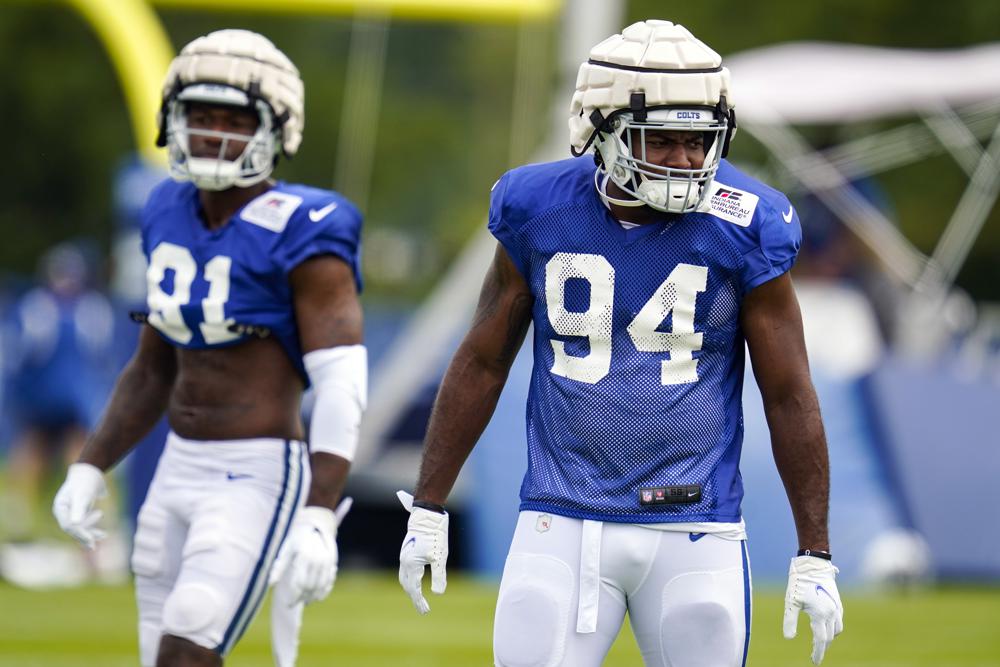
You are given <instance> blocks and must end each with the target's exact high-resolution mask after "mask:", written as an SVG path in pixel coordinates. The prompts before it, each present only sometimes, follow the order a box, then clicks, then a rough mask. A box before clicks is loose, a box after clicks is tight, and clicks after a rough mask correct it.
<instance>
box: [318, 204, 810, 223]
mask: <svg viewBox="0 0 1000 667" xmlns="http://www.w3.org/2000/svg"><path fill="white" fill-rule="evenodd" d="M792 210H793V209H792V205H791V204H789V205H788V213H782V214H781V217H782V218H783V219H784V221H785V222H786V223H790V222H791V221H792ZM309 215H312V212H310V213H309Z"/></svg>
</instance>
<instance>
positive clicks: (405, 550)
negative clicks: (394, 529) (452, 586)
mask: <svg viewBox="0 0 1000 667" xmlns="http://www.w3.org/2000/svg"><path fill="white" fill-rule="evenodd" d="M396 496H397V497H398V498H399V502H401V503H403V507H405V508H406V511H408V512H409V513H410V521H409V523H407V525H406V528H407V530H406V537H404V538H403V546H402V547H401V548H400V550H399V583H400V585H402V587H403V590H404V591H406V593H407V595H409V596H410V599H411V600H413V606H414V607H416V608H417V611H418V612H420V613H421V614H426V613H427V612H429V611H430V610H431V606H430V605H429V604H427V600H426V599H425V598H424V594H423V591H422V590H421V584H422V582H423V578H424V567H425V566H427V565H430V566H431V591H433V592H434V593H436V594H437V595H441V594H442V593H444V589H445V588H446V587H447V586H448V577H447V575H446V572H445V566H446V565H447V563H448V513H447V512H445V513H443V514H442V513H439V512H432V511H431V510H426V509H424V508H422V507H414V506H413V496H411V495H410V494H409V493H407V492H406V491H397V492H396Z"/></svg>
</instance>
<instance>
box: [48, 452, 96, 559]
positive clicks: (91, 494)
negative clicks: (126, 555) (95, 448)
mask: <svg viewBox="0 0 1000 667" xmlns="http://www.w3.org/2000/svg"><path fill="white" fill-rule="evenodd" d="M107 493H108V488H107V486H106V485H105V484H104V473H103V472H101V470H100V469H99V468H97V467H96V466H92V465H90V464H89V463H74V464H72V465H70V467H69V470H67V471H66V481H64V482H63V483H62V486H60V487H59V491H58V492H57V493H56V498H55V500H54V501H53V503H52V514H54V515H55V517H56V521H58V522H59V527H60V528H62V529H63V530H64V531H66V532H67V533H69V534H70V535H72V536H73V537H74V538H76V540H77V541H78V542H79V543H80V544H82V545H83V546H85V547H87V548H88V549H93V548H94V547H95V546H96V544H97V541H98V540H100V539H103V538H104V536H105V532H104V531H103V530H101V529H100V528H98V527H97V522H98V521H100V520H101V517H102V516H104V512H102V511H101V510H99V509H94V505H95V504H96V503H97V499H98V498H103V497H104V496H106V495H107Z"/></svg>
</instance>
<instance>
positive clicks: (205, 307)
mask: <svg viewBox="0 0 1000 667" xmlns="http://www.w3.org/2000/svg"><path fill="white" fill-rule="evenodd" d="M232 266H233V258H232V257H227V256H226V255H216V256H215V257H213V258H212V259H210V260H209V261H208V263H207V264H205V281H206V282H207V283H208V296H206V297H205V298H204V299H202V301H201V310H202V322H200V323H199V324H198V328H199V329H200V330H201V335H202V337H203V338H204V339H205V343H206V344H209V345H212V344H215V343H226V342H228V341H231V340H236V339H237V338H239V337H240V335H239V334H238V333H235V332H232V331H230V330H229V327H230V326H231V325H232V324H233V323H234V320H233V319H232V318H226V316H225V306H226V301H228V300H229V271H230V269H231V268H232ZM168 269H170V270H172V271H173V272H174V289H173V291H172V292H171V293H170V294H167V293H166V292H164V291H163V288H162V287H161V286H160V284H161V283H162V282H163V278H164V277H165V276H166V274H167V270H168ZM197 274H198V263H197V262H196V261H195V259H194V257H193V256H192V255H191V251H190V250H188V249H187V248H185V247H183V246H179V245H175V244H173V243H167V242H163V243H161V244H159V245H158V246H156V248H155V249H154V250H153V252H152V253H150V255H149V269H148V270H147V272H146V280H147V285H148V289H149V296H148V297H147V303H148V304H149V323H150V324H151V325H153V326H154V327H156V328H157V329H158V330H159V331H160V332H162V333H163V334H164V335H165V336H168V337H170V338H172V339H173V340H175V341H177V342H178V343H180V344H181V345H187V344H188V343H190V342H191V336H192V333H191V329H190V328H189V327H188V325H187V323H186V322H185V321H184V315H183V313H182V312H181V306H186V305H187V304H188V303H190V301H191V285H193V284H194V279H195V277H196V276H197Z"/></svg>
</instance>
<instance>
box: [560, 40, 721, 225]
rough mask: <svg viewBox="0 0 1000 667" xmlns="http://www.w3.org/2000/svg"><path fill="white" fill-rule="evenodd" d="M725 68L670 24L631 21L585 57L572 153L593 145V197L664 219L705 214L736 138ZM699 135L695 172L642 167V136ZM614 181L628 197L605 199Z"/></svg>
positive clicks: (571, 127) (572, 120)
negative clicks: (701, 158)
mask: <svg viewBox="0 0 1000 667" xmlns="http://www.w3.org/2000/svg"><path fill="white" fill-rule="evenodd" d="M733 106H734V105H733V99H732V93H731V91H730V84H729V70H728V69H726V68H725V67H723V66H722V58H721V57H720V56H719V54H718V53H716V52H715V51H713V50H712V49H711V48H709V47H708V46H706V45H705V44H704V43H703V42H701V41H700V40H698V39H697V38H696V37H695V36H694V35H692V34H691V33H690V32H689V31H688V30H687V29H686V28H684V27H683V26H680V25H675V24H673V23H671V22H669V21H654V20H650V21H644V22H641V23H634V24H632V25H630V26H629V27H628V28H626V29H625V30H623V31H622V33H621V34H620V35H613V36H612V37H609V38H608V39H606V40H604V41H603V42H601V43H600V44H598V45H597V46H595V47H594V48H593V49H591V51H590V58H589V60H588V61H587V62H585V63H583V64H582V65H581V66H580V72H579V74H578V75H577V79H576V92H575V93H574V94H573V102H572V105H571V107H570V117H569V134H570V146H571V150H572V152H573V155H576V156H580V155H583V154H584V153H585V152H586V151H587V150H588V149H589V148H590V147H591V145H593V147H594V150H595V152H596V160H597V163H598V169H597V171H596V172H595V175H594V182H595V185H596V186H597V191H598V193H599V194H600V196H601V198H602V199H604V201H605V202H608V203H614V204H618V205H621V206H643V205H646V206H650V207H652V208H654V209H656V210H658V211H664V212H667V213H687V212H689V211H696V210H700V209H702V208H703V206H704V205H705V201H706V197H707V195H708V192H709V190H710V186H711V184H712V179H713V178H714V177H715V172H716V170H718V168H719V161H720V160H721V159H722V158H723V157H725V156H726V153H728V151H729V143H730V141H732V139H733V136H734V135H735V134H736V115H735V112H734V111H733ZM650 130H675V131H683V132H691V131H695V132H702V133H704V140H705V162H704V164H703V165H702V167H701V168H700V169H672V168H671V169H668V168H665V167H662V166H659V165H656V164H653V163H651V162H648V161H646V159H645V156H646V143H645V142H646V132H647V131H650ZM609 180H611V181H613V182H614V183H615V184H616V185H618V187H619V188H620V189H621V190H623V191H624V192H625V193H627V194H628V195H629V196H630V197H632V199H619V198H615V197H611V196H609V195H608V193H607V186H608V181H609Z"/></svg>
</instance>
